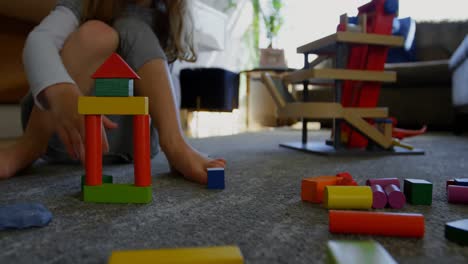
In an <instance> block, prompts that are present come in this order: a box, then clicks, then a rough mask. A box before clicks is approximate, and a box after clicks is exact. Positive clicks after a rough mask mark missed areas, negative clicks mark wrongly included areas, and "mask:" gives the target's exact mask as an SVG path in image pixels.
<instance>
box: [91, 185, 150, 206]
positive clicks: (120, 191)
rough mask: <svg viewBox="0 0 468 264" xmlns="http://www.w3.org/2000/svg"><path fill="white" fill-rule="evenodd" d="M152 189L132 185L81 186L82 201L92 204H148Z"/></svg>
mask: <svg viewBox="0 0 468 264" xmlns="http://www.w3.org/2000/svg"><path fill="white" fill-rule="evenodd" d="M151 198H152V188H151V186H149V187H137V186H135V185H133V184H108V183H104V184H102V185H99V186H87V185H85V186H83V200H84V201H85V202H94V203H149V202H151Z"/></svg>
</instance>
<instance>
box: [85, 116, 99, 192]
mask: <svg viewBox="0 0 468 264" xmlns="http://www.w3.org/2000/svg"><path fill="white" fill-rule="evenodd" d="M101 133H102V117H101V116H100V115H87V116H85V155H86V156H85V171H86V174H85V178H86V179H85V183H86V185H88V186H94V185H101V184H102V134H101Z"/></svg>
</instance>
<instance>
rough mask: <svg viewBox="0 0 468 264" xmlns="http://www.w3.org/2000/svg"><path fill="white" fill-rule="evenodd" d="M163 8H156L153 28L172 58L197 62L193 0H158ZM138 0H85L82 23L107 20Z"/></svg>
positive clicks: (168, 56) (169, 58)
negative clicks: (91, 20) (92, 20)
mask: <svg viewBox="0 0 468 264" xmlns="http://www.w3.org/2000/svg"><path fill="white" fill-rule="evenodd" d="M158 1H160V4H161V5H164V6H163V7H162V8H155V14H154V15H155V28H154V31H155V33H156V35H157V36H158V39H159V41H160V43H161V46H162V47H163V49H164V51H165V53H166V56H167V58H168V60H169V62H173V61H175V60H177V59H179V60H184V61H189V62H194V61H196V60H197V54H196V52H195V49H194V41H193V30H194V26H193V17H192V12H191V11H192V6H191V3H190V2H191V1H190V0H158ZM129 3H135V0H83V15H82V21H81V22H82V23H83V22H85V21H88V20H90V19H97V20H101V21H104V22H106V23H108V24H112V22H113V21H114V20H115V19H116V18H117V17H118V16H119V15H120V14H121V13H122V11H123V8H124V7H125V6H126V5H127V4H129Z"/></svg>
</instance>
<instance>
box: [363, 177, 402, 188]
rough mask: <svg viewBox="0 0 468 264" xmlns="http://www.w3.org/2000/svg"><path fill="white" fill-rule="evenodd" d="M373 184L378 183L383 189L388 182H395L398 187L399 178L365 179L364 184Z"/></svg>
mask: <svg viewBox="0 0 468 264" xmlns="http://www.w3.org/2000/svg"><path fill="white" fill-rule="evenodd" d="M374 184H378V185H380V186H382V188H384V189H385V187H387V185H389V184H395V185H396V186H397V187H398V188H400V180H398V179H397V178H381V179H368V180H367V181H366V185H369V186H372V185H374Z"/></svg>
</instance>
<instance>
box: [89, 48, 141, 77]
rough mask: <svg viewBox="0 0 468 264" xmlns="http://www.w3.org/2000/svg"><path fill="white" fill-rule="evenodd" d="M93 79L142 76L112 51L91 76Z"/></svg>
mask: <svg viewBox="0 0 468 264" xmlns="http://www.w3.org/2000/svg"><path fill="white" fill-rule="evenodd" d="M91 77H92V78H93V79H99V78H127V79H140V76H138V74H137V73H136V72H134V71H133V69H132V68H131V67H130V66H129V65H128V64H127V63H126V62H125V61H124V60H123V59H122V57H120V55H119V54H117V53H115V52H114V53H112V54H111V56H109V58H107V59H106V61H104V63H103V64H102V65H101V66H100V67H99V68H98V69H97V70H96V72H95V73H94V74H93V75H92V76H91Z"/></svg>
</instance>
